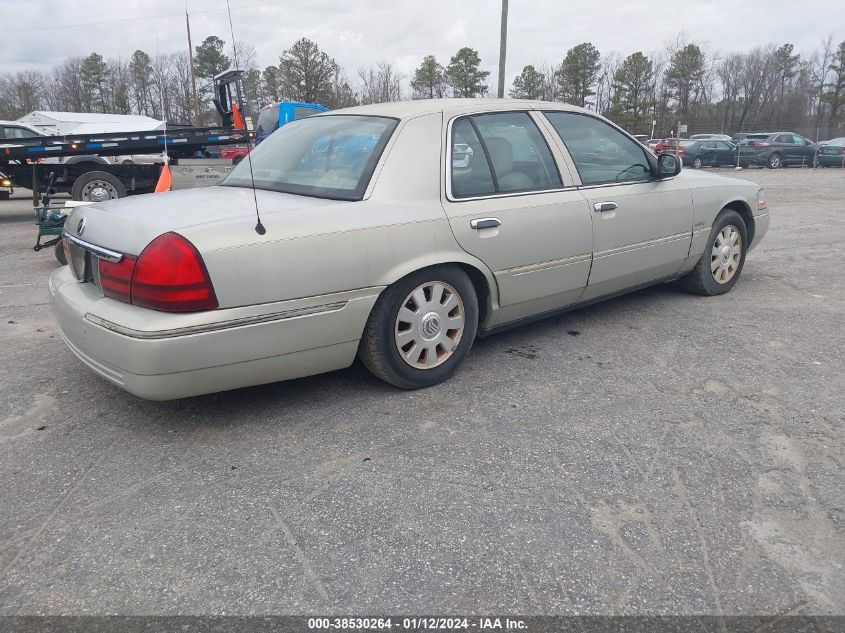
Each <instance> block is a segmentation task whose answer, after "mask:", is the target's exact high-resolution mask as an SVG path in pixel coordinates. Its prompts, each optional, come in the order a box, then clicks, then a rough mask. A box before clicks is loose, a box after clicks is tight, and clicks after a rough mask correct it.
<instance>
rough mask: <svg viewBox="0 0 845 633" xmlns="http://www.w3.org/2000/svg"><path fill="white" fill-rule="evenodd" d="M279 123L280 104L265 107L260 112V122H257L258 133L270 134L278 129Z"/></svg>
mask: <svg viewBox="0 0 845 633" xmlns="http://www.w3.org/2000/svg"><path fill="white" fill-rule="evenodd" d="M278 123H279V106H270V107H269V108H264V109H263V110H262V111H261V112H260V113H259V114H258V123H256V124H255V132H256V133H257V134H270V133H271V132H272V131H273V130H275V129H276V125H278Z"/></svg>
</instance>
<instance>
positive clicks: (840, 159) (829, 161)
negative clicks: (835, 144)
mask: <svg viewBox="0 0 845 633" xmlns="http://www.w3.org/2000/svg"><path fill="white" fill-rule="evenodd" d="M819 165H827V166H829V167H845V154H840V155H839V156H837V155H835V154H831V155H828V154H819Z"/></svg>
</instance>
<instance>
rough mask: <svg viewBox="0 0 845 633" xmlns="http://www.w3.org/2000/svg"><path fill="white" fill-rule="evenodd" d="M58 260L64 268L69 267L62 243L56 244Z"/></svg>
mask: <svg viewBox="0 0 845 633" xmlns="http://www.w3.org/2000/svg"><path fill="white" fill-rule="evenodd" d="M56 259H57V260H58V262H59V263H60V264H61V265H62V266H67V257H65V248H64V245H63V244H62V241H61V240H59V241H58V242H57V243H56Z"/></svg>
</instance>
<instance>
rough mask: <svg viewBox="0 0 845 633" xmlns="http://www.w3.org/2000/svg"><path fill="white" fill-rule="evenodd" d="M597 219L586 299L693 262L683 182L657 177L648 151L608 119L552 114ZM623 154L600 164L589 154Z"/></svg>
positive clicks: (665, 274)
mask: <svg viewBox="0 0 845 633" xmlns="http://www.w3.org/2000/svg"><path fill="white" fill-rule="evenodd" d="M544 114H545V117H546V119H547V120H548V121H549V124H550V125H551V126H552V128H554V130H555V131H556V132H557V135H558V137H559V139H560V141H561V142H562V144H563V145H564V147H565V148H566V150H567V152H568V154H569V156H570V157H571V160H572V163H573V166H574V168H575V170H576V171H577V173H578V176H579V178H580V184H579V190H580V191H581V193H583V194H584V196H585V197H586V198H587V200H588V202H589V205H590V209H592V210H593V211H592V216H593V265H592V269H591V272H590V277H589V282H588V286H587V289H586V290H585V292H584V295H583V296H582V300H588V299H592V298H594V297H599V296H602V295H605V294H610V293H613V292H618V291H620V290H623V289H626V288H630V287H633V286H637V285H640V284H645V283H648V282H651V281H653V280H655V279H660V278H663V277H668V276H671V275H673V274H675V273H676V272H678V270H679V269H680V267H681V265H682V263H683V261H684V260H685V259H686V258H687V256H688V254H689V249H690V241H691V238H692V223H693V208H692V196H691V194H690V191H689V187H688V186H687V185H686V183H685V182H684V181H683V179H682V178H678V177H676V178H656V177H654V176H652V173H651V166H650V163H649V161H648V159H647V157H646V155H645V152H644V151H643V150H642V148H641V147H640V146H639V145H638V144H637V143H636V142H635V141H634V140H633V139H631V138H629V137H628V136H627V135H626V134H625V133H623V132H622V131H621V130H620V129H618V128H616V127H615V126H613V125H611V124H610V123H608V122H607V121H605V120H603V119H599V118H597V117H594V116H591V115H588V114H583V113H580V112H564V111H546V112H545V113H544ZM602 144H604V145H611V146H613V147H615V151H614V152H613V153H612V155H605V156H602V157H599V159H598V160H595V159H593V157H592V155H591V153H590V152H586V151H583V148H585V147H597V146H600V145H602Z"/></svg>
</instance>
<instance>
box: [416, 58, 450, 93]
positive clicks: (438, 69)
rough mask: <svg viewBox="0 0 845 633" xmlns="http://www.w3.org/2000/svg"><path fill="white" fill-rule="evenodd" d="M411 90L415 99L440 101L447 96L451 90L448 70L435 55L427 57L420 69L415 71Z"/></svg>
mask: <svg viewBox="0 0 845 633" xmlns="http://www.w3.org/2000/svg"><path fill="white" fill-rule="evenodd" d="M411 89H412V90H413V91H414V99H435V98H437V99H439V98H442V97H445V96H446V94H447V92H448V90H449V84H448V83H447V81H446V70H445V69H444V68H443V66H441V65H440V64H439V63H438V62H437V59H436V58H435V57H434V55H426V56H425V57H424V58H423V61H422V64H420V67H419V68H417V69H416V71H414V77H413V78H412V79H411Z"/></svg>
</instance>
